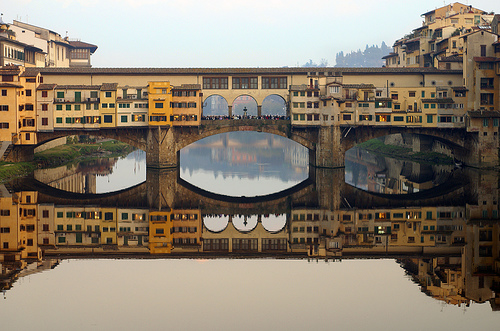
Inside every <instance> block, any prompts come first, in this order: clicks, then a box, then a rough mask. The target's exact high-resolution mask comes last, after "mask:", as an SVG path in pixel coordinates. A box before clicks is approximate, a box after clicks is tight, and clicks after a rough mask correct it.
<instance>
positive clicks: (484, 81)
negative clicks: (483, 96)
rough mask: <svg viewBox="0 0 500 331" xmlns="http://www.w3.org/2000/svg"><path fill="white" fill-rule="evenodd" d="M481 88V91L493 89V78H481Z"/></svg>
mask: <svg viewBox="0 0 500 331" xmlns="http://www.w3.org/2000/svg"><path fill="white" fill-rule="evenodd" d="M481 88H482V89H492V88H494V84H493V78H481Z"/></svg>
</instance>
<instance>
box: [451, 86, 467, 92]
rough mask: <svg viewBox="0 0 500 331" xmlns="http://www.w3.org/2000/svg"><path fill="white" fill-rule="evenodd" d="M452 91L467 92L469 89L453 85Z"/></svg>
mask: <svg viewBox="0 0 500 331" xmlns="http://www.w3.org/2000/svg"><path fill="white" fill-rule="evenodd" d="M451 89H452V90H453V91H462V92H467V91H468V90H469V89H468V88H467V87H465V86H454V87H452V88H451Z"/></svg>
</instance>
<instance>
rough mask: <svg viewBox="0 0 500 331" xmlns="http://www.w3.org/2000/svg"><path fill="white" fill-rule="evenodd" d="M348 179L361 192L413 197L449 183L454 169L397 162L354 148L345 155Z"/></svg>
mask: <svg viewBox="0 0 500 331" xmlns="http://www.w3.org/2000/svg"><path fill="white" fill-rule="evenodd" d="M345 169H346V180H347V181H348V182H349V183H350V184H351V185H353V186H355V187H358V188H360V189H363V190H366V191H370V192H377V193H383V194H411V193H417V192H420V191H424V190H428V189H431V188H433V187H434V186H436V185H438V184H441V183H443V182H445V181H446V179H447V178H448V176H449V174H450V172H451V171H452V169H453V167H452V166H432V165H429V164H421V163H417V162H411V161H403V160H397V159H393V158H388V157H382V156H380V155H377V154H374V153H370V152H368V151H366V150H362V149H360V148H353V149H351V150H349V151H348V152H347V153H346V168H345Z"/></svg>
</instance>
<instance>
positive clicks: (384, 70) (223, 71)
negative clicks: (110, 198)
mask: <svg viewBox="0 0 500 331" xmlns="http://www.w3.org/2000/svg"><path fill="white" fill-rule="evenodd" d="M311 71H314V72H323V73H324V72H327V73H330V72H331V73H332V76H333V74H334V73H335V74H337V73H338V74H337V76H339V75H345V74H352V75H363V74H412V73H414V74H462V71H461V70H439V69H436V68H432V67H429V68H391V67H363V68H344V67H319V68H304V67H284V68H96V67H91V68H89V67H74V68H54V67H51V68H37V67H31V68H26V72H25V74H26V75H28V74H29V75H30V76H33V75H36V74H37V73H41V74H44V75H58V74H70V75H71V74H73V75H90V74H92V75H193V74H194V75H217V76H220V75H233V74H243V73H248V74H260V75H266V74H268V75H292V74H296V75H308V74H309V73H310V72H311Z"/></svg>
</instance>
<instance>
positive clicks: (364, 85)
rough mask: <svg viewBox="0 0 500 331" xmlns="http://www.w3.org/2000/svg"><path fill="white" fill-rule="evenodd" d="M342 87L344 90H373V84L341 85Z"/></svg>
mask: <svg viewBox="0 0 500 331" xmlns="http://www.w3.org/2000/svg"><path fill="white" fill-rule="evenodd" d="M342 86H343V87H345V88H361V89H362V88H369V89H372V88H375V85H373V84H342Z"/></svg>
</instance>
